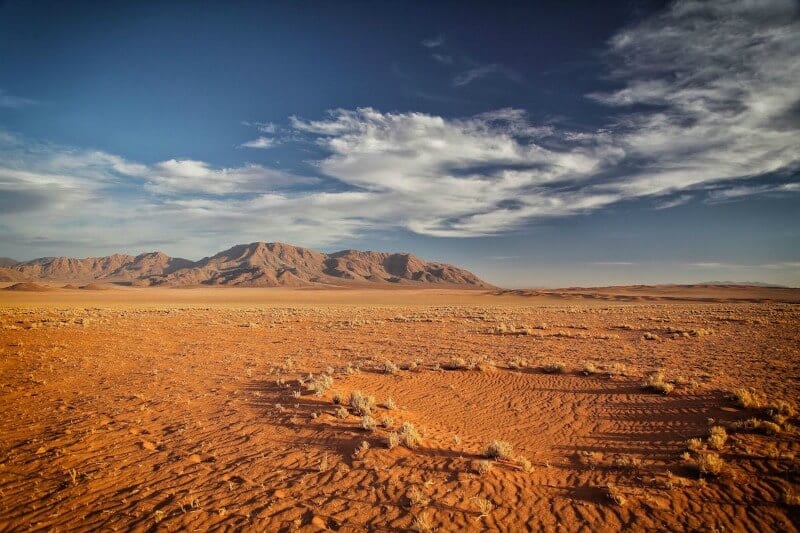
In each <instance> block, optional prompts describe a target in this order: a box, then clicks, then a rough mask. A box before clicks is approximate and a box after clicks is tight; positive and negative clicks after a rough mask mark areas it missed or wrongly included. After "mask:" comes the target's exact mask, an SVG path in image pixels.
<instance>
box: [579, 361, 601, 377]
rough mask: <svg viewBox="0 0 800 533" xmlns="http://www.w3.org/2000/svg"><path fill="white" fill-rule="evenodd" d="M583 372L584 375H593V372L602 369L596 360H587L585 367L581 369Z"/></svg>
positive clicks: (595, 372) (596, 372)
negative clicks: (598, 366)
mask: <svg viewBox="0 0 800 533" xmlns="http://www.w3.org/2000/svg"><path fill="white" fill-rule="evenodd" d="M581 373H582V374H583V375H584V376H591V375H593V374H598V373H600V370H599V369H598V368H597V365H596V364H595V363H594V361H586V362H585V363H583V368H582V369H581Z"/></svg>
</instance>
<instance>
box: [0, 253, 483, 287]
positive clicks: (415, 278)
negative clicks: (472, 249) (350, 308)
mask: <svg viewBox="0 0 800 533" xmlns="http://www.w3.org/2000/svg"><path fill="white" fill-rule="evenodd" d="M0 281H64V282H108V283H122V284H126V285H134V286H200V285H222V286H239V287H281V286H284V287H304V286H347V285H371V284H387V285H388V284H393V285H407V286H439V285H442V286H448V285H450V286H467V287H475V288H490V287H492V285H491V284H489V283H487V282H485V281H483V280H481V279H480V278H478V277H477V276H475V275H474V274H472V273H471V272H468V271H467V270H464V269H461V268H458V267H455V266H453V265H448V264H444V263H436V262H429V261H424V260H422V259H420V258H418V257H416V256H414V255H412V254H409V253H386V252H373V251H359V250H342V251H340V252H335V253H331V254H325V253H321V252H317V251H315V250H311V249H309V248H301V247H298V246H292V245H290V244H285V243H280V242H270V243H267V242H254V243H250V244H240V245H237V246H234V247H232V248H229V249H228V250H225V251H222V252H219V253H218V254H216V255H213V256H211V257H205V258H203V259H201V260H199V261H190V260H188V259H181V258H177V257H170V256H168V255H166V254H165V253H163V252H150V253H144V254H140V255H137V256H133V255H128V254H114V255H110V256H106V257H87V258H84V259H77V258H73V257H42V258H39V259H33V260H31V261H24V262H17V261H14V260H13V259H9V258H0Z"/></svg>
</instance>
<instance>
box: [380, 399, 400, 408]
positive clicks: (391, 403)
mask: <svg viewBox="0 0 800 533" xmlns="http://www.w3.org/2000/svg"><path fill="white" fill-rule="evenodd" d="M382 405H383V407H384V409H388V410H389V411H391V410H392V409H395V408H396V407H397V405H395V403H394V400H393V399H392V397H391V396H389V397H388V398H386V401H384V402H383V404H382Z"/></svg>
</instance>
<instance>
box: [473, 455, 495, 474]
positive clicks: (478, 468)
mask: <svg viewBox="0 0 800 533" xmlns="http://www.w3.org/2000/svg"><path fill="white" fill-rule="evenodd" d="M473 468H474V470H475V472H477V473H478V474H480V475H482V476H483V475H485V474H488V473H489V472H491V470H492V462H491V461H487V460H486V459H481V460H480V461H476V462H475V464H474V466H473Z"/></svg>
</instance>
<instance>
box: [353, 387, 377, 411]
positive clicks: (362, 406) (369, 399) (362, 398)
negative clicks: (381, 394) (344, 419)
mask: <svg viewBox="0 0 800 533" xmlns="http://www.w3.org/2000/svg"><path fill="white" fill-rule="evenodd" d="M348 403H349V404H350V409H352V410H353V412H354V413H356V414H357V415H362V416H363V415H368V414H371V413H372V408H373V407H374V406H375V397H374V396H367V395H366V394H364V393H362V392H361V391H358V390H354V391H352V392H351V393H350V400H349V401H348Z"/></svg>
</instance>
